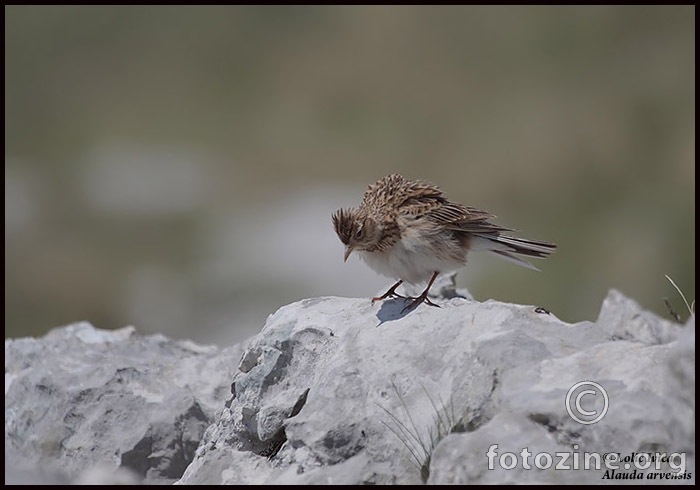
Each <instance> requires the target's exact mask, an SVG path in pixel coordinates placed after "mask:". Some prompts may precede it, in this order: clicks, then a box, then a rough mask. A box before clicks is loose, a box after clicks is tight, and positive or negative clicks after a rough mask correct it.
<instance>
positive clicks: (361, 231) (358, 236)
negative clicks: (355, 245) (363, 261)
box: [355, 226, 365, 240]
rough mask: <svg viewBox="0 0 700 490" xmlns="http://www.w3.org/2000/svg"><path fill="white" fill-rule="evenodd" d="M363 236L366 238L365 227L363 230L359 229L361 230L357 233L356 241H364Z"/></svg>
mask: <svg viewBox="0 0 700 490" xmlns="http://www.w3.org/2000/svg"><path fill="white" fill-rule="evenodd" d="M363 236H365V228H364V226H363V227H361V228H359V229H358V230H357V231H356V232H355V239H356V240H360V239H362V237H363Z"/></svg>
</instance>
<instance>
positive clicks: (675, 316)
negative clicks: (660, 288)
mask: <svg viewBox="0 0 700 490" xmlns="http://www.w3.org/2000/svg"><path fill="white" fill-rule="evenodd" d="M664 303H665V304H666V309H668V313H669V315H671V316H672V317H673V318H675V319H676V321H677V322H678V323H683V320H681V316H680V315H679V314H678V313H676V310H674V309H673V306H671V303H669V302H668V298H664Z"/></svg>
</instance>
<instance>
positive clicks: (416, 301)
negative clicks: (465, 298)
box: [401, 291, 440, 313]
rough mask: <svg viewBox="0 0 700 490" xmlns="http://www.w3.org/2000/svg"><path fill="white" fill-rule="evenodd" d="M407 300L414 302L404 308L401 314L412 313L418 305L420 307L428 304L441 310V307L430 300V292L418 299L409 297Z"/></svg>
mask: <svg viewBox="0 0 700 490" xmlns="http://www.w3.org/2000/svg"><path fill="white" fill-rule="evenodd" d="M406 299H412V300H413V301H411V302H410V303H409V304H407V305H406V306H404V308H403V309H402V310H401V313H406V312H407V311H411V310H413V309H415V308H417V307H418V305H420V304H421V303H426V304H428V305H430V306H435V307H436V308H440V305H436V304H435V303H433V302H432V301H430V299H428V291H425V292H424V293H423V294H421V295H420V296H418V297H417V298H414V297H412V296H409V297H407V298H406Z"/></svg>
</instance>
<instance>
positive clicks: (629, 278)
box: [5, 6, 695, 344]
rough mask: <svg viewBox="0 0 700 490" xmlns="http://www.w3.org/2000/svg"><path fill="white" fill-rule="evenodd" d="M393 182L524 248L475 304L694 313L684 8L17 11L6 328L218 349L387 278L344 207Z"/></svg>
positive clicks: (485, 280)
mask: <svg viewBox="0 0 700 490" xmlns="http://www.w3.org/2000/svg"><path fill="white" fill-rule="evenodd" d="M391 172H400V173H402V174H404V175H405V176H406V177H410V178H420V179H424V180H428V181H431V182H434V183H436V184H438V185H440V186H441V187H442V188H443V189H444V190H445V191H446V193H447V195H448V196H449V197H450V198H451V199H453V200H456V201H459V202H463V203H465V204H469V205H472V206H475V207H479V208H482V209H485V210H487V211H490V212H492V213H493V214H496V215H497V216H498V223H500V224H503V225H505V226H510V227H512V228H517V229H518V230H519V234H520V235H521V236H523V237H526V238H532V239H540V240H549V241H554V242H556V243H557V244H558V245H559V250H558V251H557V253H556V254H555V255H554V256H553V257H552V258H551V259H548V260H546V261H537V262H536V265H538V266H539V267H540V269H541V272H539V273H536V272H532V271H529V270H527V269H522V268H519V267H516V266H513V265H511V264H508V263H506V262H502V261H499V260H498V259H495V258H491V257H490V256H479V255H472V256H471V258H470V264H469V265H468V266H467V267H466V268H465V269H463V270H462V271H461V272H460V274H459V275H458V283H459V285H460V286H466V287H468V288H469V290H470V291H471V293H472V294H473V295H474V296H475V298H477V299H479V300H486V299H489V298H494V299H498V300H501V301H506V302H516V303H523V304H532V305H539V306H544V307H546V308H548V309H549V310H551V311H552V312H553V313H554V314H556V315H557V316H558V317H559V318H562V319H563V320H566V321H569V322H577V321H582V320H593V319H595V318H596V317H597V315H598V311H599V308H600V305H601V301H602V300H603V298H604V297H605V295H606V293H607V290H608V289H609V288H618V289H620V290H621V291H622V292H623V293H625V294H626V295H628V296H630V297H632V298H634V299H635V300H637V301H638V302H640V303H641V304H642V305H643V306H644V307H646V308H648V309H651V310H653V311H655V312H657V313H659V314H661V315H663V316H666V317H668V314H667V312H666V308H665V306H664V304H663V298H664V297H667V298H669V300H670V302H671V304H672V305H673V306H674V308H675V309H676V310H677V311H678V312H679V313H680V314H681V315H682V316H683V318H686V317H687V315H688V313H687V310H686V309H685V307H684V306H683V303H682V300H681V299H680V297H679V295H678V294H677V293H676V291H675V290H674V289H673V288H672V287H671V285H670V284H669V283H668V281H667V280H666V279H665V278H664V274H668V275H669V276H671V277H672V278H673V279H674V281H675V282H676V283H677V284H678V285H679V286H680V287H681V288H682V289H683V291H684V293H685V295H686V297H688V299H689V301H690V300H691V299H693V298H695V7H694V6H670V7H662V6H656V7H654V6H649V7H635V6H618V7H615V6H600V7H575V6H569V7H505V6H491V7H479V6H454V7H401V6H335V7H334V6H313V7H292V6H290V7H278V6H257V7H242V6H200V7H188V6H171V7H148V6H132V7H128V6H127V7H116V6H92V7H91V6H72V7H71V6H6V7H5V336H6V337H18V336H27V335H41V334H43V333H45V332H46V331H47V330H49V329H50V328H52V327H55V326H59V325H62V324H66V323H69V322H73V321H76V320H89V321H91V322H93V323H94V324H95V325H96V326H98V327H101V328H118V327H122V326H124V325H127V324H133V325H135V326H137V328H138V330H139V331H140V332H141V333H153V332H162V333H164V334H166V335H169V336H172V337H176V338H191V339H194V340H197V341H199V342H218V343H221V344H230V343H233V342H237V341H240V340H243V339H245V338H246V337H248V336H250V335H252V334H254V333H256V332H258V331H259V330H260V329H261V328H262V326H263V324H264V322H265V318H266V317H267V315H268V314H270V313H272V312H274V311H275V310H276V309H277V308H278V307H280V306H282V305H284V304H287V303H290V302H293V301H296V300H300V299H302V298H306V297H312V296H323V295H344V296H359V297H367V298H369V297H370V296H372V295H374V294H376V293H378V292H381V291H380V290H381V289H382V288H383V287H385V286H388V285H389V284H390V283H391V281H390V280H388V279H385V278H381V277H379V276H377V275H376V274H375V273H373V272H372V271H371V270H370V269H369V268H368V267H367V266H366V265H364V264H363V263H361V262H360V261H359V260H358V259H356V258H355V259H351V260H349V261H348V263H346V264H344V263H343V261H342V253H343V247H342V245H341V243H340V242H339V241H338V239H337V237H336V236H335V234H334V232H333V229H332V226H331V221H330V216H331V213H332V212H333V211H334V210H336V209H337V208H339V207H343V206H350V205H357V204H358V203H359V201H360V199H361V197H362V193H363V192H364V189H365V187H366V186H367V185H368V184H369V183H371V182H374V181H375V180H377V179H378V178H380V177H382V176H383V175H385V174H388V173H391Z"/></svg>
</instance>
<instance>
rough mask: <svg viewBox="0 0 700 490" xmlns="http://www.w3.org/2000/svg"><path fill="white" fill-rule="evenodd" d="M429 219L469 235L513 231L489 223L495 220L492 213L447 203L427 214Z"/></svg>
mask: <svg viewBox="0 0 700 490" xmlns="http://www.w3.org/2000/svg"><path fill="white" fill-rule="evenodd" d="M426 217H428V218H429V219H431V220H433V221H435V222H436V223H438V224H440V225H443V226H445V227H447V228H449V229H451V230H455V231H463V232H467V233H483V234H486V235H490V234H498V233H500V232H502V231H513V230H512V229H511V228H506V227H504V226H500V225H496V224H493V223H491V222H489V220H490V219H492V218H495V216H494V215H493V214H491V213H487V212H486V211H482V210H480V209H477V208H473V207H471V206H464V205H462V204H457V203H454V202H450V201H445V202H444V203H442V204H441V205H440V206H437V207H435V208H434V209H432V210H431V211H429V212H428V213H427V216H426Z"/></svg>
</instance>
